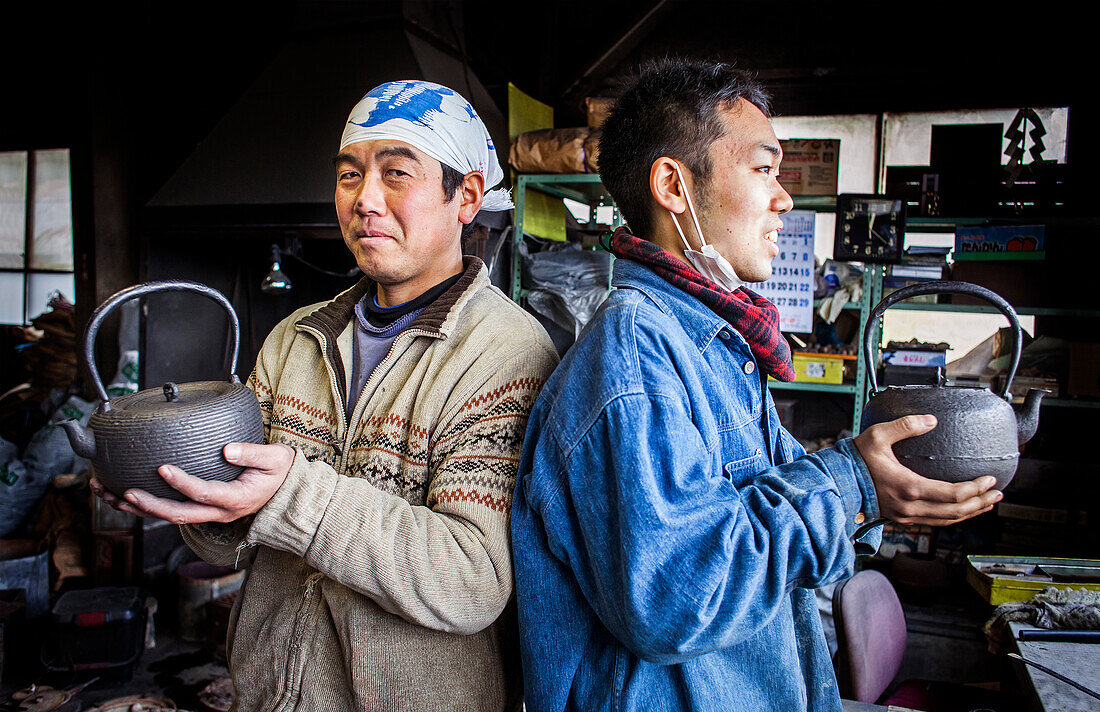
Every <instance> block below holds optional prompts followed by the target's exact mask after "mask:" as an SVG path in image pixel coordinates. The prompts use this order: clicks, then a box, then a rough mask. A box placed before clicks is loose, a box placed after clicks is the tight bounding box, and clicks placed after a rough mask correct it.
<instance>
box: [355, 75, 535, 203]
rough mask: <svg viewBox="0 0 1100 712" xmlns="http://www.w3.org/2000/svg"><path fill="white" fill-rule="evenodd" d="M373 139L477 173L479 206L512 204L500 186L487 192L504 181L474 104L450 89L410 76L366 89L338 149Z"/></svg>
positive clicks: (507, 194)
mask: <svg viewBox="0 0 1100 712" xmlns="http://www.w3.org/2000/svg"><path fill="white" fill-rule="evenodd" d="M376 139H394V140H397V141H404V142H405V143H407V144H409V145H410V146H414V147H416V148H417V149H419V150H421V151H423V152H424V153H426V154H428V155H429V156H431V157H432V158H434V159H435V160H437V161H439V162H440V163H442V164H443V165H445V166H450V167H451V168H453V169H455V170H456V171H458V172H459V173H461V174H463V175H465V174H467V173H470V172H472V171H478V172H479V173H481V175H483V176H484V177H485V188H486V192H485V198H484V200H483V201H482V203H481V209H482V210H493V211H496V210H511V209H512V208H513V207H515V206H514V204H513V203H512V196H511V195H510V194H509V192H508V190H507V189H506V188H498V189H497V190H488V189H489V188H492V187H494V186H496V185H498V184H499V183H500V182H501V181H502V180H504V171H503V170H502V169H501V167H500V161H499V160H497V153H496V147H495V146H493V139H492V137H491V136H489V131H488V129H486V128H485V124H484V123H483V122H482V121H481V117H480V116H478V115H477V112H476V111H474V107H473V106H471V105H470V102H468V101H466V100H465V99H463V98H462V96H461V95H459V94H458V93H457V92H455V91H454V90H452V89H448V88H447V87H445V86H441V85H439V84H433V83H432V82H425V81H420V80H415V79H414V80H403V81H398V82H387V83H385V84H382V85H379V86H377V87H375V88H374V89H371V90H370V91H369V92H367V94H366V96H364V97H363V98H362V99H361V100H360V101H359V103H358V104H356V105H355V108H353V109H352V110H351V116H349V117H348V123H347V126H345V127H344V135H343V137H341V139H340V150H341V151H342V150H344V148H345V147H346V146H348V145H349V144H352V143H358V142H359V141H373V140H376Z"/></svg>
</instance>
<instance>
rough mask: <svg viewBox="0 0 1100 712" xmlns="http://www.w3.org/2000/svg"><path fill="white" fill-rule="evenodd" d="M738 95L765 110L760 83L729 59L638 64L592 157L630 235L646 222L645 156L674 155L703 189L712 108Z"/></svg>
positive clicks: (718, 126) (645, 228) (717, 133)
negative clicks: (639, 65) (596, 157)
mask: <svg viewBox="0 0 1100 712" xmlns="http://www.w3.org/2000/svg"><path fill="white" fill-rule="evenodd" d="M738 99H745V100H746V101H748V102H750V103H752V104H754V105H755V106H756V107H757V108H758V109H760V110H761V111H762V112H764V115H765V116H769V115H770V109H769V105H768V104H769V101H770V99H771V97H770V96H769V95H768V93H767V90H765V89H764V87H763V86H762V85H760V84H759V83H757V82H756V80H755V79H754V78H753V77H752V76H751V75H749V74H747V73H746V72H743V71H741V70H739V69H736V68H735V67H734V66H733V65H731V64H726V63H724V62H711V61H705V60H698V59H685V58H662V59H657V60H651V61H649V62H647V63H645V64H644V65H642V67H641V69H640V71H639V73H638V75H637V77H635V79H634V81H633V82H631V84H630V86H629V87H627V89H626V91H625V92H624V93H623V94H622V96H620V97H619V99H618V100H617V101H616V102H615V105H614V107H613V108H612V109H611V112H610V114H609V115H608V117H607V119H606V120H605V121H604V123H603V127H602V131H601V135H600V155H599V159H598V161H599V168H600V178H601V179H602V180H603V184H604V186H606V187H607V191H608V192H609V193H610V194H611V197H612V198H614V200H615V203H616V205H617V206H618V208H619V211H620V212H621V213H622V214H623V217H624V218H625V219H626V222H627V224H628V225H629V226H630V229H631V231H632V232H633V233H634V234H635V235H638V236H639V237H643V238H648V237H649V235H650V234H651V232H652V229H653V225H652V218H651V212H650V211H651V209H652V205H653V199H652V196H651V195H650V192H649V171H650V167H651V166H652V165H653V162H654V161H656V160H657V159H658V158H660V157H661V156H668V157H670V158H675V159H676V160H678V161H682V162H683V163H684V164H685V165H686V166H687V167H688V168H689V169H691V172H692V174H693V175H694V177H695V179H696V181H699V182H701V183H702V185H701V186H700V188H701V189H700V190H699V192H700V193H703V192H704V191H705V187H706V181H707V179H708V178H709V176H710V170H711V165H710V147H711V144H713V143H714V142H715V141H717V140H718V139H720V138H722V134H723V125H722V120H721V116H720V113H719V111H720V110H724V109H728V108H730V107H731V106H733V104H734V102H736V101H737V100H738Z"/></svg>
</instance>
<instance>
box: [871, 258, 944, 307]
mask: <svg viewBox="0 0 1100 712" xmlns="http://www.w3.org/2000/svg"><path fill="white" fill-rule="evenodd" d="M950 251H951V248H950V247H921V246H913V247H907V248H906V249H905V254H904V255H903V256H902V258H901V262H900V263H898V264H896V265H890V266H888V267H887V269H886V276H885V277H883V280H882V291H883V292H884V293H890V292H892V291H894V290H896V289H901V288H902V287H908V286H909V285H911V284H919V283H920V282H931V281H933V280H936V279H943V274H944V270H946V269H947V254H948V253H949V252H950ZM935 299H936V295H934V294H933V295H928V300H929V301H932V302H934V301H935Z"/></svg>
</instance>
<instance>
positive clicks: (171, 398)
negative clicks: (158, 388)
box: [164, 381, 180, 403]
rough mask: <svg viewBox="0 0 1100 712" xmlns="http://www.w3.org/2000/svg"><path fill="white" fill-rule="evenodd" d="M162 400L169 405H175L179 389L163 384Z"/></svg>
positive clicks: (170, 383)
mask: <svg viewBox="0 0 1100 712" xmlns="http://www.w3.org/2000/svg"><path fill="white" fill-rule="evenodd" d="M164 399H165V400H166V401H168V402H169V403H175V402H176V401H178V400H179V399H180V387H179V386H177V385H176V384H175V383H172V382H171V381H168V383H165V384H164Z"/></svg>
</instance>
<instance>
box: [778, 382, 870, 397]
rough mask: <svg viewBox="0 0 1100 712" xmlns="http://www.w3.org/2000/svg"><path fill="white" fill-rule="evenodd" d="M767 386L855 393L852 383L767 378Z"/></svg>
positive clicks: (847, 393)
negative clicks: (806, 381)
mask: <svg viewBox="0 0 1100 712" xmlns="http://www.w3.org/2000/svg"><path fill="white" fill-rule="evenodd" d="M768 388H770V389H771V390H773V391H816V392H818V393H843V394H845V395H850V396H851V395H855V393H856V385H855V384H854V383H799V382H798V381H791V382H790V383H788V382H786V381H773V380H771V379H769V380H768Z"/></svg>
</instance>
